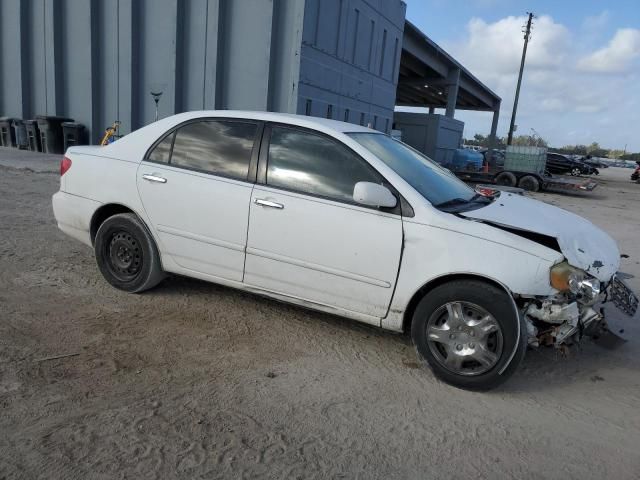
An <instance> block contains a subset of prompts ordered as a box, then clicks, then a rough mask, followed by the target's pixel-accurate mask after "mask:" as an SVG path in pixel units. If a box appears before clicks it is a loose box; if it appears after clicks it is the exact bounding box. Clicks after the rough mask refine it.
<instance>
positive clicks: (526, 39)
mask: <svg viewBox="0 0 640 480" xmlns="http://www.w3.org/2000/svg"><path fill="white" fill-rule="evenodd" d="M527 13H528V15H529V18H528V20H527V25H526V27H525V31H524V47H523V48H522V60H521V61H520V73H519V74H518V86H517V87H516V98H515V99H514V101H513V112H512V113H511V125H509V136H508V137H507V145H511V142H512V141H513V129H514V126H515V123H516V111H517V110H518V97H520V85H521V84H522V72H524V60H525V58H526V57H527V44H528V43H529V37H530V36H531V22H532V21H533V17H534V16H535V15H534V14H533V13H531V12H527Z"/></svg>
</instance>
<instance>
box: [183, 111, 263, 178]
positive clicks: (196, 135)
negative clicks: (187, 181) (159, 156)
mask: <svg viewBox="0 0 640 480" xmlns="http://www.w3.org/2000/svg"><path fill="white" fill-rule="evenodd" d="M256 131H257V125H256V124H255V123H248V122H237V121H226V120H206V121H199V122H194V123H189V124H187V125H185V126H183V127H181V128H180V129H179V130H178V131H177V132H176V139H175V142H174V144H173V153H172V154H171V161H170V163H171V165H173V166H176V167H183V168H188V169H192V170H199V171H203V172H207V173H212V174H214V175H220V176H223V177H230V178H236V179H238V180H246V179H247V175H248V173H249V163H250V162H251V152H252V151H253V143H254V140H255V136H256Z"/></svg>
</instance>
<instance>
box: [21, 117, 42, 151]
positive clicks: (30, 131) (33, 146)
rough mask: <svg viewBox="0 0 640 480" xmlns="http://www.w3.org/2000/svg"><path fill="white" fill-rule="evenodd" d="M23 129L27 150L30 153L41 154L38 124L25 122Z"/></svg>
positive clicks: (29, 121) (32, 121) (31, 121)
mask: <svg viewBox="0 0 640 480" xmlns="http://www.w3.org/2000/svg"><path fill="white" fill-rule="evenodd" d="M24 128H25V130H26V131H27V148H28V149H29V150H30V151H32V152H41V151H42V146H40V131H39V130H38V122H36V121H35V120H25V121H24Z"/></svg>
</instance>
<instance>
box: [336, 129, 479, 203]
mask: <svg viewBox="0 0 640 480" xmlns="http://www.w3.org/2000/svg"><path fill="white" fill-rule="evenodd" d="M347 135H349V136H350V137H351V138H353V139H354V140H355V141H357V142H358V143H359V144H361V145H362V146H363V147H365V148H366V149H367V150H369V151H370V152H371V153H373V154H374V155H375V156H376V157H378V158H379V159H380V160H382V161H383V162H384V163H386V164H387V166H388V167H390V168H391V169H393V171H395V172H396V173H397V174H398V175H400V176H401V177H402V178H403V179H404V180H405V181H406V182H407V183H408V184H409V185H411V186H412V187H413V188H414V189H416V190H417V191H418V193H420V194H421V195H422V196H423V197H424V198H426V199H427V200H429V202H431V204H432V205H433V206H434V207H437V208H442V209H444V208H449V207H459V206H461V205H468V204H470V203H472V202H486V201H488V199H486V198H485V197H482V196H480V195H478V194H476V192H475V191H474V190H473V189H472V188H471V187H469V186H468V185H467V184H465V183H464V182H462V180H459V179H458V178H457V177H456V176H455V175H454V174H453V173H451V172H450V171H449V170H446V169H444V168H442V167H441V166H440V165H438V164H437V163H435V162H434V161H433V160H431V159H430V158H428V157H426V156H424V155H422V154H421V153H419V152H418V151H417V150H414V149H412V148H410V147H408V146H407V145H405V144H404V143H402V142H399V141H398V140H395V139H393V138H391V137H390V136H388V135H383V134H379V133H348V134H347ZM476 208H477V207H476Z"/></svg>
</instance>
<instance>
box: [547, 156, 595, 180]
mask: <svg viewBox="0 0 640 480" xmlns="http://www.w3.org/2000/svg"><path fill="white" fill-rule="evenodd" d="M547 171H548V172H550V173H556V174H565V173H569V174H571V175H574V176H575V175H593V174H596V175H597V174H598V173H599V172H598V171H597V169H596V168H594V167H592V166H591V165H587V164H585V163H583V162H580V161H578V160H572V159H570V158H569V157H567V156H566V155H562V154H560V153H553V152H549V153H547Z"/></svg>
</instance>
